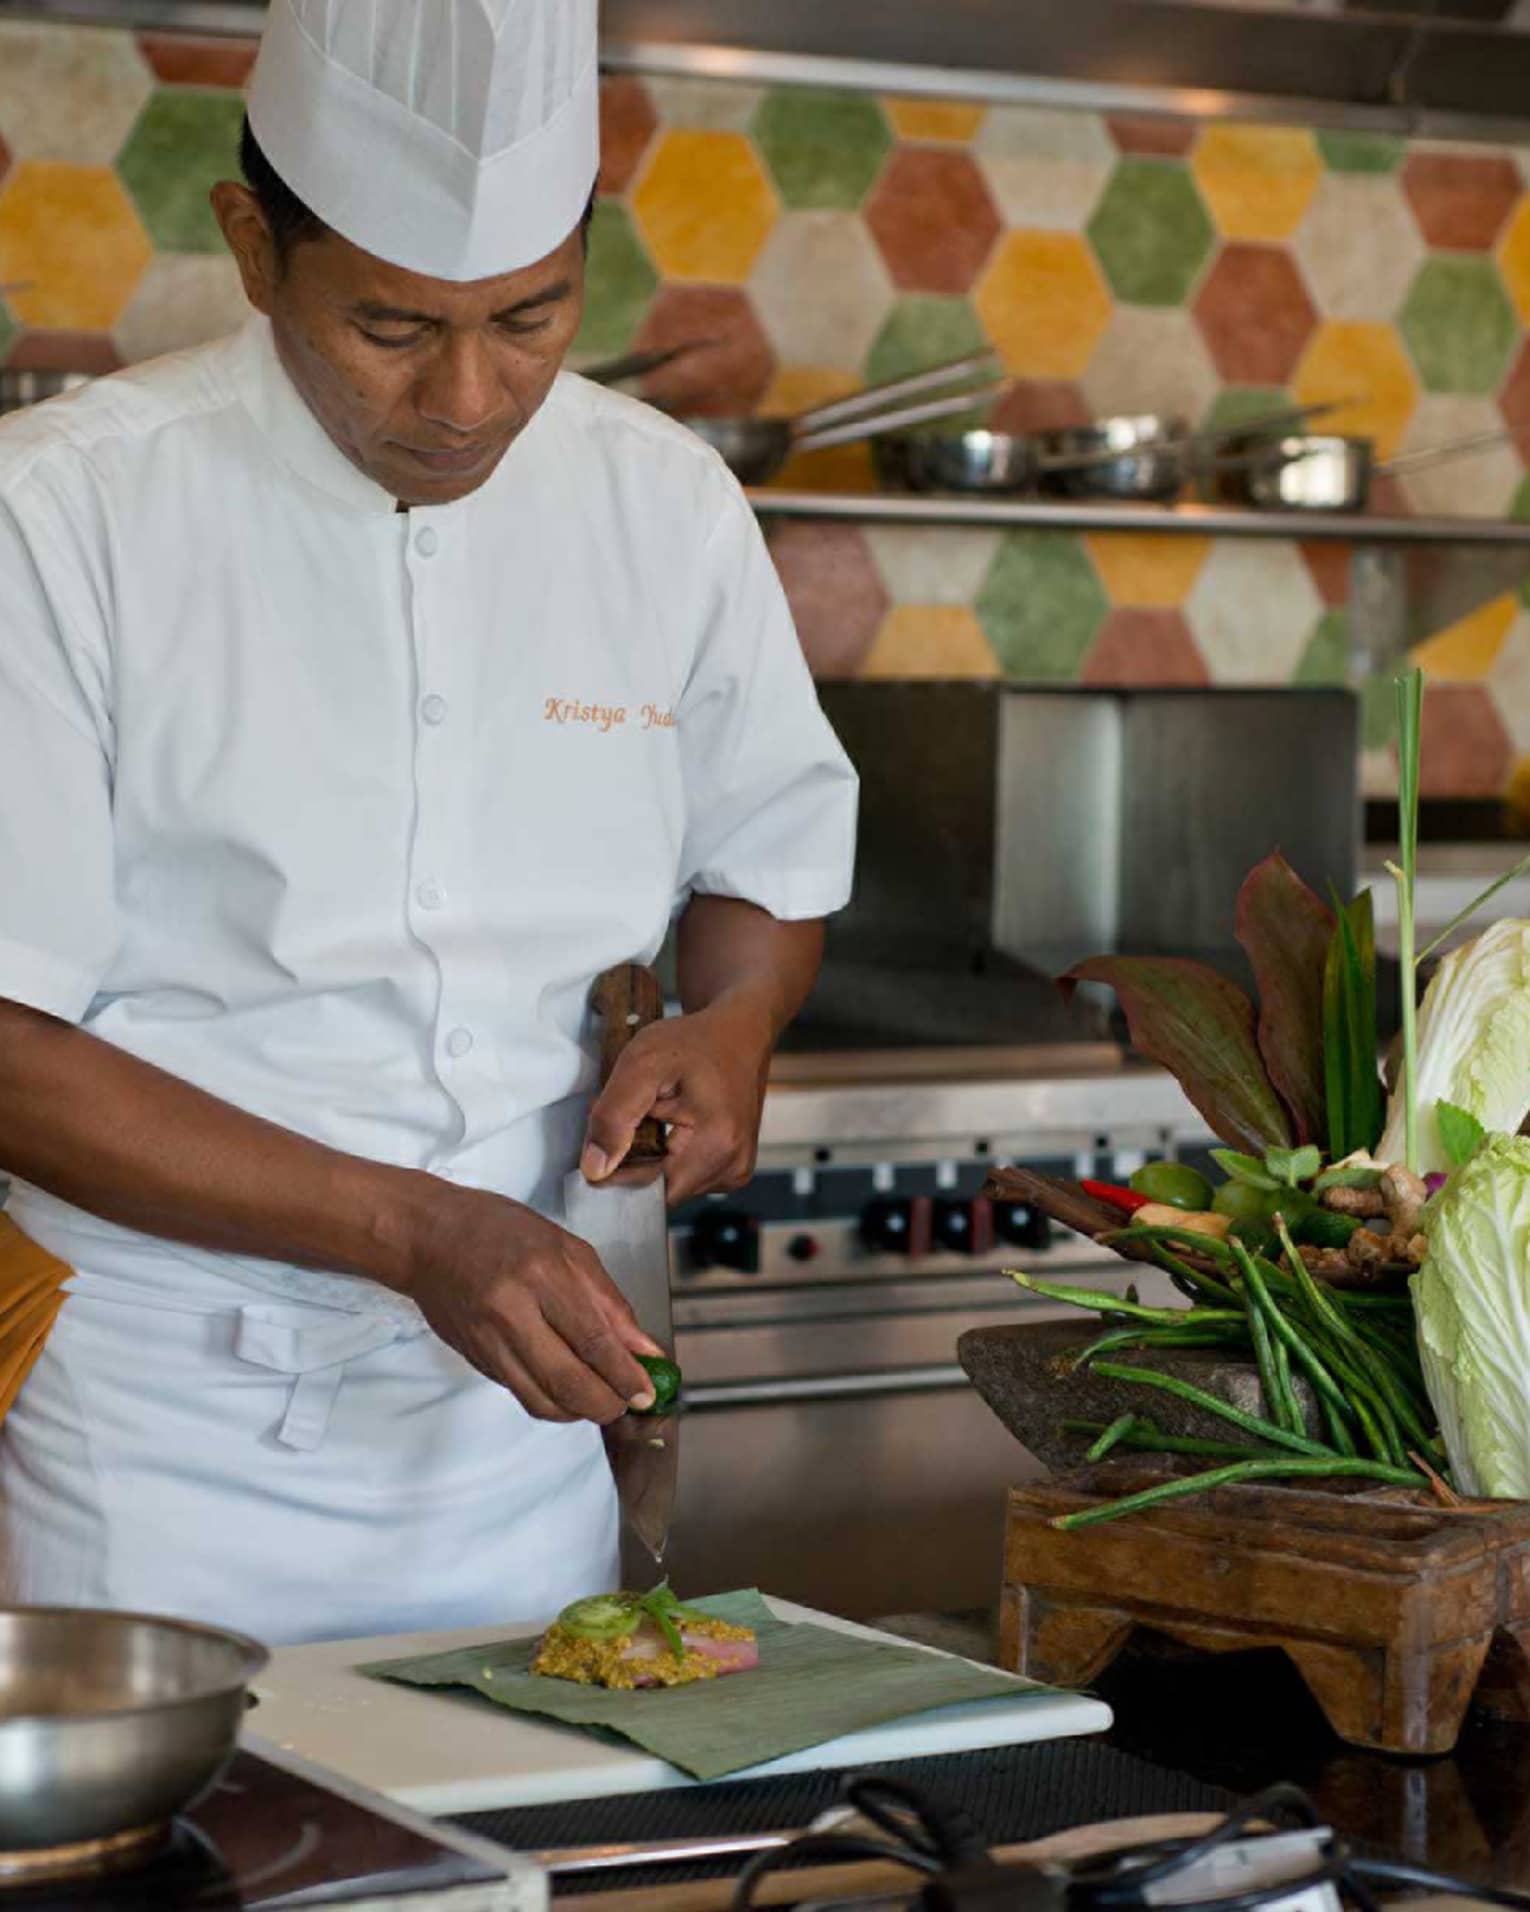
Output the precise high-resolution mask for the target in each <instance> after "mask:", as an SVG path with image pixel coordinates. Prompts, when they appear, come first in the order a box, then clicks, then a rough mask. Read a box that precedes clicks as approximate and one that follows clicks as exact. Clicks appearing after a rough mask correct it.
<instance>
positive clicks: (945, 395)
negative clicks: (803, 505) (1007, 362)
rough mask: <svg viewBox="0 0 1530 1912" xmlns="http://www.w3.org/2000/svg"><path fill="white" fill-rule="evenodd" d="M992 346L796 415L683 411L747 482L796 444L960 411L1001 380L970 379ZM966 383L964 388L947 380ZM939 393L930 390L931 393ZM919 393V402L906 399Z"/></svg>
mask: <svg viewBox="0 0 1530 1912" xmlns="http://www.w3.org/2000/svg"><path fill="white" fill-rule="evenodd" d="M997 364H998V360H997V358H996V356H995V354H994V353H992V352H987V351H985V352H974V353H971V354H970V355H969V356H968V357H966V358H960V359H953V360H952V361H951V362H950V363H949V364H946V365H932V366H930V367H929V368H928V369H927V370H925V371H922V372H914V373H911V374H910V375H909V376H908V377H907V378H897V379H890V380H889V381H888V382H887V383H886V384H883V385H873V386H870V387H869V388H868V389H867V390H866V391H863V392H854V393H852V394H851V395H850V396H849V397H848V398H837V399H834V400H832V401H831V402H830V403H828V404H826V405H815V406H814V407H813V408H812V410H811V411H806V412H800V413H798V415H797V416H796V417H795V418H694V417H692V418H682V419H681V421H680V422H681V423H682V424H684V425H688V426H689V427H690V429H691V430H692V431H693V432H695V433H696V435H697V436H698V437H700V438H704V439H705V440H706V441H707V443H708V444H709V445H710V446H711V447H712V448H713V450H714V451H716V452H718V453H720V454H721V456H722V458H723V459H724V461H725V462H726V463H727V465H728V466H729V467H730V469H731V470H732V472H733V474H734V476H735V477H737V478H739V479H741V480H742V481H743V483H745V484H746V485H758V484H764V483H765V481H766V480H767V479H768V478H772V477H774V476H775V474H776V473H777V472H778V471H779V470H780V469H781V467H782V465H784V464H785V463H786V461H787V459H788V458H789V457H790V456H791V454H792V453H793V452H794V451H814V450H817V449H819V448H820V447H823V446H826V445H844V444H851V443H853V442H854V441H855V440H856V439H859V438H871V437H874V436H876V435H877V434H879V433H882V432H890V431H897V430H900V429H902V428H904V427H906V426H909V425H916V424H924V423H928V422H932V421H934V420H936V419H941V418H955V417H958V416H960V414H961V413H962V412H965V411H970V410H971V409H972V408H973V407H974V406H975V405H979V404H981V403H982V402H983V401H984V400H986V399H989V398H992V397H993V396H994V395H995V394H996V393H997V392H999V391H1000V390H1001V389H1002V385H1003V381H1002V380H997V379H990V380H988V381H987V382H985V383H983V384H980V385H976V386H974V385H972V384H971V381H972V380H973V379H974V378H976V377H978V376H979V375H980V374H982V373H985V372H988V371H992V370H994V369H996V368H997ZM954 384H955V385H962V386H963V387H964V389H961V390H957V391H952V390H948V389H946V388H949V387H951V386H952V385H954ZM932 393H939V394H940V395H939V396H935V397H931V396H929V394H932ZM911 400H919V401H922V402H919V403H909V402H908V401H911Z"/></svg>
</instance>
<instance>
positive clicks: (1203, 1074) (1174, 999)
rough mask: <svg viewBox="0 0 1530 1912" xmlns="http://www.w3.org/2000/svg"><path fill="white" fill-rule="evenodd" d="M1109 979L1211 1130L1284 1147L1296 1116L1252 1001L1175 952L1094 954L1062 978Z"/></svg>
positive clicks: (1141, 1042) (1139, 1033)
mask: <svg viewBox="0 0 1530 1912" xmlns="http://www.w3.org/2000/svg"><path fill="white" fill-rule="evenodd" d="M1061 980H1062V986H1063V989H1064V992H1065V993H1066V994H1067V995H1069V996H1071V995H1072V994H1073V991H1074V989H1075V988H1076V987H1077V985H1078V984H1079V983H1106V984H1108V985H1109V986H1110V988H1112V989H1113V990H1114V991H1115V992H1116V994H1117V996H1118V997H1119V998H1120V1000H1121V1007H1122V1009H1123V1010H1124V1011H1125V1014H1126V1024H1127V1027H1128V1029H1130V1031H1131V1037H1132V1042H1133V1044H1134V1045H1135V1047H1136V1048H1137V1049H1138V1050H1140V1051H1141V1053H1142V1054H1143V1055H1145V1056H1147V1057H1149V1058H1150V1059H1151V1060H1152V1061H1154V1062H1157V1063H1160V1064H1162V1066H1163V1067H1164V1068H1165V1069H1167V1070H1168V1071H1169V1073H1170V1074H1171V1075H1172V1076H1174V1077H1175V1079H1176V1080H1177V1081H1178V1083H1179V1086H1180V1087H1181V1088H1182V1089H1183V1090H1184V1092H1185V1094H1186V1095H1187V1096H1189V1098H1190V1100H1191V1101H1192V1102H1193V1103H1194V1104H1195V1106H1196V1108H1197V1109H1199V1110H1200V1112H1201V1114H1202V1115H1203V1116H1205V1118H1206V1120H1207V1122H1208V1123H1209V1124H1210V1126H1211V1129H1212V1131H1213V1132H1214V1133H1215V1134H1217V1135H1219V1136H1220V1137H1221V1138H1222V1140H1223V1141H1224V1142H1227V1143H1229V1144H1230V1145H1231V1146H1232V1147H1233V1148H1235V1149H1244V1150H1246V1151H1247V1152H1248V1153H1249V1154H1250V1155H1261V1156H1262V1155H1263V1154H1264V1152H1265V1150H1266V1149H1267V1148H1287V1147H1289V1146H1290V1143H1291V1124H1290V1122H1289V1120H1288V1119H1287V1116H1286V1112H1285V1109H1284V1108H1283V1107H1282V1106H1281V1101H1280V1097H1279V1096H1278V1095H1277V1094H1276V1093H1275V1091H1274V1089H1273V1088H1272V1087H1271V1085H1270V1079H1269V1077H1268V1076H1267V1075H1266V1074H1265V1070H1264V1063H1263V1060H1262V1059H1261V1057H1260V1054H1259V1045H1258V1043H1257V1042H1256V1041H1255V1039H1254V1005H1253V1004H1252V1003H1251V1002H1250V1001H1249V999H1248V997H1247V996H1245V995H1244V993H1243V991H1242V990H1241V989H1239V988H1238V986H1237V984H1236V983H1230V982H1228V980H1227V978H1226V977H1225V976H1219V975H1218V974H1217V972H1216V971H1215V970H1214V969H1208V968H1207V967H1206V965H1205V964H1204V963H1192V962H1188V961H1186V960H1185V959H1184V958H1182V957H1178V956H1091V957H1090V958H1089V960H1088V961H1087V962H1082V963H1079V964H1077V965H1076V966H1075V967H1074V968H1073V969H1070V970H1069V971H1068V973H1067V975H1066V976H1064V977H1063V978H1062V979H1061Z"/></svg>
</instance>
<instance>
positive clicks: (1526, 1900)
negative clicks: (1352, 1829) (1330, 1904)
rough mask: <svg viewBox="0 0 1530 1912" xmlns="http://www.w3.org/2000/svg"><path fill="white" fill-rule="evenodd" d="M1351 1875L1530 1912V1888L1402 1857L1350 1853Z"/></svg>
mask: <svg viewBox="0 0 1530 1912" xmlns="http://www.w3.org/2000/svg"><path fill="white" fill-rule="evenodd" d="M1349 1874H1350V1877H1351V1878H1355V1879H1358V1880H1359V1881H1360V1883H1361V1884H1362V1886H1366V1885H1383V1886H1422V1887H1423V1888H1424V1889H1425V1890H1426V1891H1428V1892H1443V1893H1449V1894H1452V1895H1453V1896H1454V1897H1456V1898H1461V1899H1482V1900H1484V1901H1485V1902H1486V1903H1487V1904H1488V1905H1507V1906H1512V1907H1514V1908H1515V1912H1530V1892H1516V1891H1515V1890H1514V1888H1513V1887H1512V1886H1506V1885H1477V1884H1476V1883H1474V1882H1473V1881H1470V1880H1466V1879H1452V1878H1448V1877H1447V1876H1446V1874H1444V1873H1443V1872H1431V1871H1430V1870H1429V1868H1428V1867H1427V1866H1414V1865H1407V1864H1405V1863H1404V1862H1402V1861H1401V1860H1391V1859H1371V1858H1360V1857H1358V1856H1353V1857H1351V1859H1350V1862H1349Z"/></svg>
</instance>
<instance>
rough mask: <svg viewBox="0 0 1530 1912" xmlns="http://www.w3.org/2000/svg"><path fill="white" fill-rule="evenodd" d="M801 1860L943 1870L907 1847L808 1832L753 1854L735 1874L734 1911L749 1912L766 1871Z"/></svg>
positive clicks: (845, 1834) (935, 1873)
mask: <svg viewBox="0 0 1530 1912" xmlns="http://www.w3.org/2000/svg"><path fill="white" fill-rule="evenodd" d="M802 1859H822V1860H824V1861H825V1862H831V1861H834V1860H841V1859H880V1860H882V1861H883V1862H884V1863H890V1864H892V1865H900V1866H907V1867H908V1868H909V1869H910V1871H913V1872H922V1873H925V1874H926V1875H927V1876H928V1877H930V1878H935V1877H937V1876H938V1875H939V1874H940V1873H941V1872H942V1871H943V1870H945V1868H944V1867H943V1866H942V1865H941V1863H940V1861H939V1859H936V1858H932V1857H931V1856H930V1855H929V1854H927V1853H923V1852H915V1851H913V1850H912V1849H911V1848H909V1847H907V1846H901V1847H900V1846H895V1845H891V1844H888V1843H884V1841H882V1840H880V1839H867V1838H865V1837H863V1836H861V1835H859V1834H857V1833H850V1832H809V1833H805V1834H804V1835H803V1837H802V1838H800V1839H794V1840H793V1841H792V1843H791V1844H790V1845H789V1846H776V1847H774V1848H773V1849H767V1850H766V1851H764V1852H760V1853H756V1854H755V1856H754V1858H752V1859H751V1860H750V1861H749V1863H748V1865H746V1866H745V1867H744V1869H743V1871H742V1872H741V1873H740V1874H739V1875H738V1883H737V1884H736V1885H735V1886H734V1888H733V1912H748V1908H749V1907H751V1906H752V1905H753V1904H754V1889H755V1887H756V1886H757V1885H758V1884H759V1882H760V1880H761V1879H763V1878H764V1877H765V1875H766V1874H767V1873H768V1872H774V1871H775V1870H776V1869H777V1867H779V1866H783V1865H785V1864H786V1863H787V1862H788V1861H789V1860H790V1861H792V1862H797V1861H800V1860H802Z"/></svg>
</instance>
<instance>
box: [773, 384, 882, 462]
mask: <svg viewBox="0 0 1530 1912" xmlns="http://www.w3.org/2000/svg"><path fill="white" fill-rule="evenodd" d="M860 387H861V381H860V380H859V379H858V378H857V377H856V376H855V374H854V373H853V372H837V371H833V370H831V369H829V368H828V367H824V366H816V365H789V366H783V367H782V368H781V369H780V370H779V371H777V373H776V375H775V377H774V378H773V379H772V380H771V382H770V385H769V387H768V388H767V390H766V392H765V394H764V396H763V397H762V398H761V400H760V402H759V405H758V407H757V408H756V409H757V410H758V412H759V414H760V416H761V417H762V418H792V417H795V416H796V414H797V413H798V412H805V411H807V410H808V409H809V408H810V407H811V406H814V405H827V404H828V403H829V401H830V400H831V399H835V398H848V397H849V396H850V394H851V393H852V392H856V391H859V390H860ZM770 483H771V484H772V485H774V486H775V487H776V488H777V489H778V490H784V491H799V490H800V491H875V490H876V488H877V475H876V467H875V466H874V465H873V464H872V461H871V447H870V446H869V445H868V444H866V443H865V442H864V440H863V441H861V442H860V443H856V444H849V445H825V446H824V447H823V448H822V449H821V450H820V451H797V452H793V453H792V455H791V457H790V458H788V459H787V461H786V463H785V464H784V465H783V466H782V467H781V469H780V470H779V471H778V472H777V473H776V475H775V477H774V478H772V479H771V480H770Z"/></svg>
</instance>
